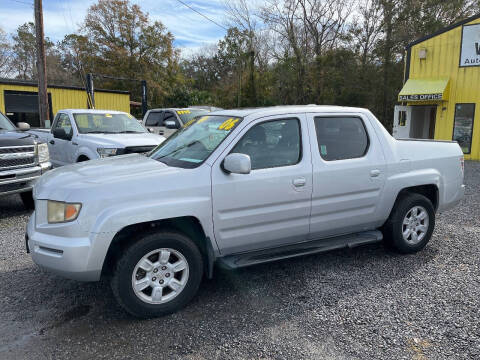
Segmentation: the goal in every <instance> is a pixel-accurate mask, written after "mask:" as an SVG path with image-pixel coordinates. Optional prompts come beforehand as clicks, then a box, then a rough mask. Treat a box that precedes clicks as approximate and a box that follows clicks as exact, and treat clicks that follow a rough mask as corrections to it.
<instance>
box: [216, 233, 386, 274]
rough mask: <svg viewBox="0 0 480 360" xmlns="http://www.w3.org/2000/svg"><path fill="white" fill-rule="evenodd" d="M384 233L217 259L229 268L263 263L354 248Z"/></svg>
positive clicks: (373, 240)
mask: <svg viewBox="0 0 480 360" xmlns="http://www.w3.org/2000/svg"><path fill="white" fill-rule="evenodd" d="M382 239H383V235H382V233H381V232H380V231H378V230H375V231H365V232H360V233H355V234H349V235H344V236H336V237H331V238H326V239H321V240H313V241H308V242H302V243H298V244H294V245H286V246H282V247H278V248H274V249H266V250H259V251H253V252H248V253H242V254H235V255H228V256H225V257H222V258H219V259H217V261H218V264H219V265H220V266H222V267H224V268H227V269H236V268H240V267H245V266H251V265H257V264H263V263H267V262H271V261H277V260H282V259H288V258H292V257H296V256H302V255H309V254H316V253H321V252H325V251H330V250H334V249H341V248H346V247H348V248H353V247H356V246H359V245H364V244H371V243H376V242H380V241H382Z"/></svg>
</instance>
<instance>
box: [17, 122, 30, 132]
mask: <svg viewBox="0 0 480 360" xmlns="http://www.w3.org/2000/svg"><path fill="white" fill-rule="evenodd" d="M17 127H18V128H19V129H20V130H22V131H27V130H30V124H27V123H26V122H19V123H17Z"/></svg>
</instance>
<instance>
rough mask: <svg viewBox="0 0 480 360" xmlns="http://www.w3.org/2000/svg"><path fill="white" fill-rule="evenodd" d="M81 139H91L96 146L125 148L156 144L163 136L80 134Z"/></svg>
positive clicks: (163, 138)
mask: <svg viewBox="0 0 480 360" xmlns="http://www.w3.org/2000/svg"><path fill="white" fill-rule="evenodd" d="M79 137H80V138H81V139H82V140H83V141H91V142H92V143H95V144H96V145H97V146H98V147H112V148H125V147H129V146H149V145H150V146H152V145H155V146H156V145H158V144H160V143H162V142H163V141H164V140H165V137H163V136H161V135H156V134H150V133H142V134H81V135H79Z"/></svg>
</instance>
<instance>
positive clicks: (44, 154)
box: [37, 144, 50, 164]
mask: <svg viewBox="0 0 480 360" xmlns="http://www.w3.org/2000/svg"><path fill="white" fill-rule="evenodd" d="M37 155H38V162H39V163H40V164H41V163H45V162H48V161H49V160H50V154H49V153H48V146H47V144H38V145H37Z"/></svg>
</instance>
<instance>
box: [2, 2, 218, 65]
mask: <svg viewBox="0 0 480 360" xmlns="http://www.w3.org/2000/svg"><path fill="white" fill-rule="evenodd" d="M182 1H183V2H185V3H187V4H188V5H190V6H191V7H193V8H195V9H196V10H198V11H200V12H201V13H203V14H205V15H206V16H208V17H209V18H211V19H212V20H214V21H216V22H218V23H220V24H221V25H223V22H224V18H225V16H224V14H225V12H224V10H225V8H224V5H223V1H222V0H182ZM95 2H96V1H95V0H43V13H44V14H43V16H44V27H45V36H47V37H49V38H50V39H51V40H53V41H58V40H61V39H62V38H63V36H64V35H65V34H69V33H73V32H75V31H76V30H77V29H78V25H79V24H80V23H81V22H82V21H83V19H84V18H85V14H86V12H87V10H88V8H89V6H90V5H92V4H93V3H95ZM131 2H132V3H136V4H138V5H140V7H141V9H142V10H143V11H144V12H148V13H149V15H150V16H149V17H150V19H151V20H152V21H153V20H159V21H161V22H162V23H163V24H164V25H165V26H166V27H167V29H168V30H169V31H170V32H171V33H172V34H173V35H174V36H175V45H176V46H177V47H179V48H180V49H182V53H183V55H187V56H188V54H189V53H192V52H195V51H197V50H198V49H199V48H202V47H203V46H205V45H208V44H212V43H216V42H217V41H218V40H219V39H221V38H222V37H223V36H224V35H225V33H226V31H225V30H224V29H222V28H221V27H219V26H217V25H215V24H213V23H212V22H210V21H208V20H207V19H205V18H203V17H202V16H200V15H199V14H197V13H195V12H193V11H192V10H190V9H189V8H187V7H185V6H184V5H182V4H181V3H180V2H178V1H177V0H131ZM31 4H33V0H0V27H1V28H3V30H4V31H5V32H7V33H12V32H14V31H15V29H16V28H17V27H18V26H19V25H22V24H23V23H25V22H28V21H33V5H31Z"/></svg>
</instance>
